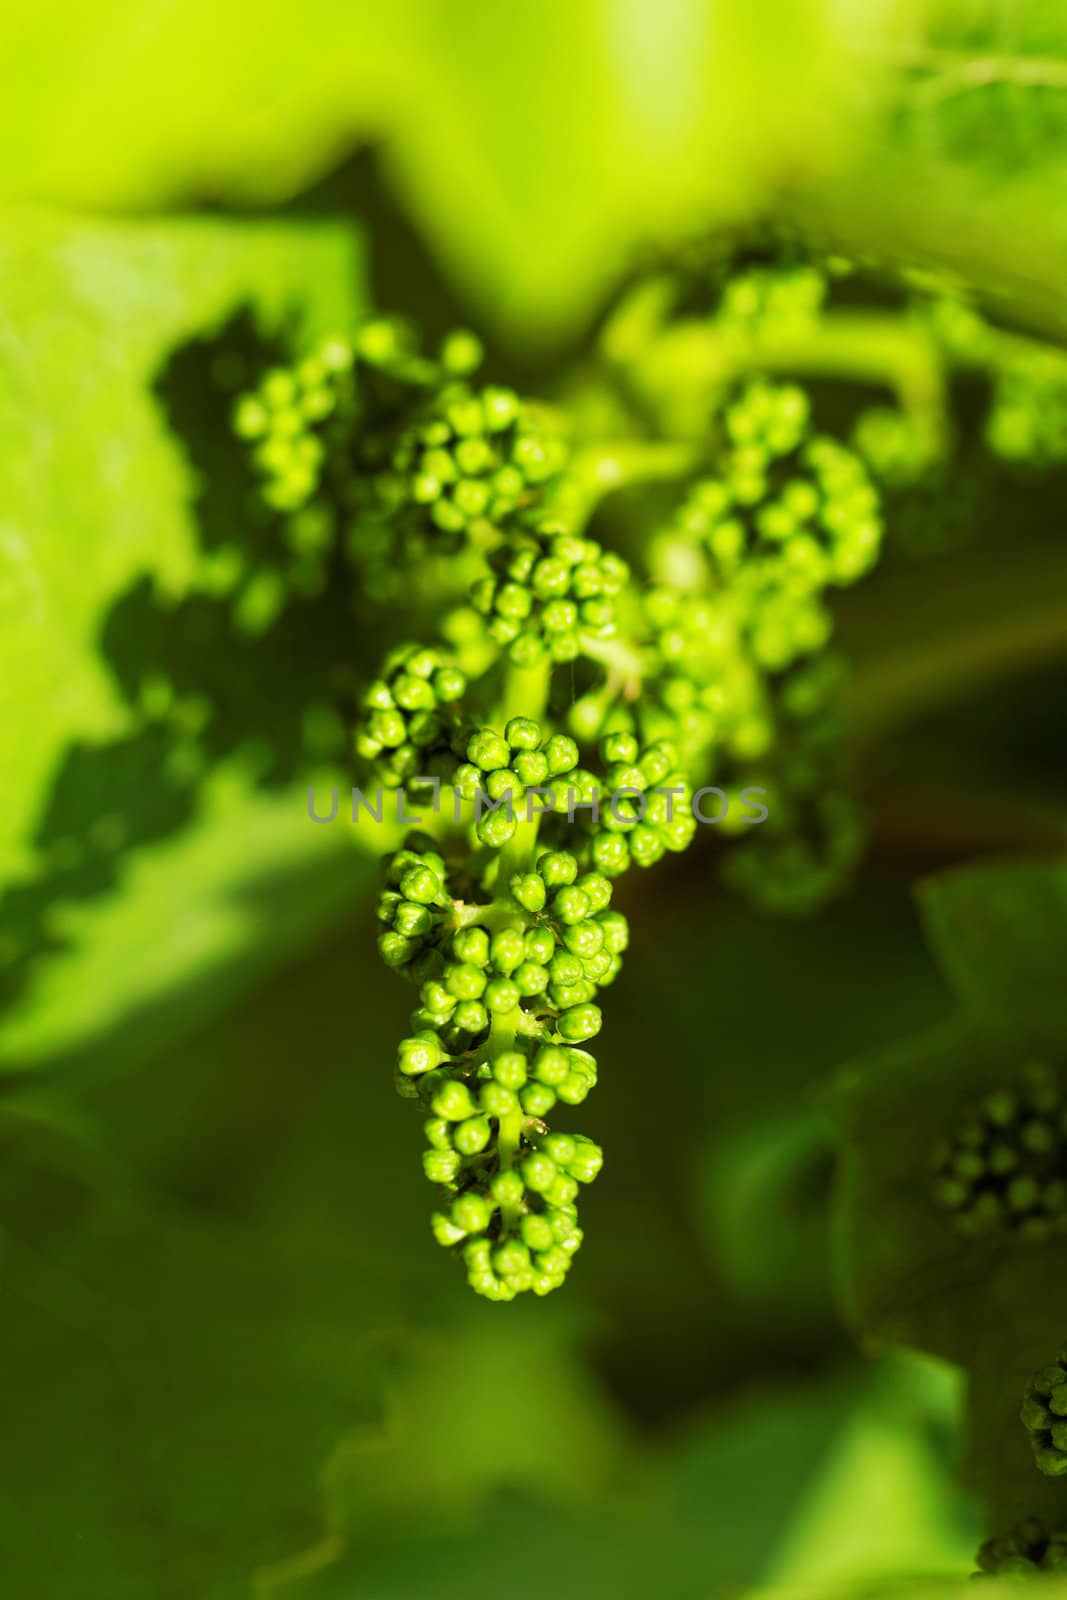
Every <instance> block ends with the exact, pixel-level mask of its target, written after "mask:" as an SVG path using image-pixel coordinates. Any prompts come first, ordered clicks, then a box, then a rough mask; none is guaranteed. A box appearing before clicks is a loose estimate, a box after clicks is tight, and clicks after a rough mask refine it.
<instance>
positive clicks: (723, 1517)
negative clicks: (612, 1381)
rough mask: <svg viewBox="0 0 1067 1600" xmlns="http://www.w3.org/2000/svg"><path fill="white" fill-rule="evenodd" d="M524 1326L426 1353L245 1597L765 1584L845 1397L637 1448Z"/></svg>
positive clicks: (845, 1412)
mask: <svg viewBox="0 0 1067 1600" xmlns="http://www.w3.org/2000/svg"><path fill="white" fill-rule="evenodd" d="M537 1321H538V1322H539V1323H540V1326H539V1327H538V1328H537V1330H536V1331H535V1332H531V1331H530V1329H521V1330H520V1331H519V1332H518V1333H517V1334H512V1333H510V1332H509V1331H507V1330H501V1329H500V1327H499V1325H498V1326H496V1327H494V1328H491V1329H490V1328H489V1325H488V1324H486V1325H485V1327H486V1332H484V1333H481V1332H478V1333H476V1332H475V1327H476V1325H475V1324H472V1325H471V1327H470V1328H468V1329H467V1330H466V1332H464V1330H462V1329H460V1330H457V1335H456V1338H457V1345H456V1348H455V1349H453V1350H452V1351H451V1352H449V1350H448V1349H447V1348H443V1347H442V1346H441V1344H440V1343H439V1342H438V1343H437V1344H436V1345H435V1346H430V1347H427V1349H426V1351H425V1354H424V1357H423V1362H424V1366H423V1368H422V1370H421V1371H420V1369H419V1367H418V1366H417V1365H416V1366H415V1368H414V1370H413V1371H411V1370H409V1374H408V1377H407V1379H406V1382H405V1386H404V1389H403V1399H402V1400H401V1401H400V1403H399V1404H398V1406H397V1409H396V1415H395V1417H394V1422H393V1427H392V1429H391V1431H390V1432H389V1433H387V1434H386V1435H384V1436H383V1437H382V1438H380V1439H379V1440H378V1442H377V1444H375V1443H374V1438H373V1435H370V1436H369V1435H368V1434H367V1433H366V1432H363V1433H361V1434H360V1435H359V1436H357V1437H355V1438H353V1439H351V1440H349V1441H347V1442H345V1443H343V1444H342V1445H341V1447H340V1448H339V1450H338V1452H337V1453H336V1454H335V1456H334V1457H333V1459H332V1462H331V1464H330V1466H329V1468H328V1470H327V1474H326V1498H327V1532H326V1534H325V1536H324V1537H323V1538H322V1539H320V1540H319V1541H318V1542H317V1543H315V1544H313V1545H312V1546H310V1547H309V1548H308V1549H307V1550H306V1551H305V1553H304V1554H303V1555H301V1556H299V1557H297V1558H296V1559H295V1560H292V1561H288V1562H282V1563H279V1564H277V1565H275V1566H272V1567H268V1568H265V1569H264V1570H262V1571H261V1572H260V1574H259V1575H258V1581H257V1583H256V1586H255V1593H256V1596H257V1600H355V1597H356V1596H362V1595H365V1594H373V1595H375V1596H376V1600H400V1597H401V1596H403V1597H405V1600H414V1597H416V1596H422V1595H426V1596H427V1597H429V1596H431V1595H432V1596H433V1597H434V1600H461V1597H462V1596H464V1595H469V1594H479V1593H482V1592H487V1591H491V1589H492V1587H493V1585H494V1583H497V1582H499V1574H500V1573H501V1572H502V1571H506V1572H507V1573H508V1589H509V1593H511V1594H513V1595H514V1596H515V1597H516V1600H535V1597H536V1596H537V1595H538V1594H540V1593H542V1592H543V1588H544V1582H545V1572H546V1566H545V1563H546V1561H550V1564H551V1571H552V1573H553V1575H554V1580H555V1581H556V1582H557V1583H558V1584H559V1586H560V1588H561V1591H562V1592H565V1593H568V1594H581V1593H585V1592H587V1591H592V1590H595V1592H597V1593H604V1594H612V1595H618V1596H620V1597H627V1600H628V1597H630V1596H633V1597H634V1600H637V1597H639V1596H644V1595H647V1594H649V1593H653V1592H662V1593H670V1594H672V1595H673V1594H679V1595H682V1594H685V1595H689V1594H693V1595H694V1596H695V1595H699V1594H706V1593H708V1592H710V1591H709V1585H711V1584H714V1585H716V1592H718V1588H719V1587H720V1586H721V1587H722V1588H723V1590H724V1591H725V1589H727V1588H728V1589H729V1591H730V1592H731V1593H734V1592H738V1589H739V1586H740V1585H742V1584H745V1583H749V1582H754V1581H755V1580H756V1579H757V1578H758V1577H759V1576H760V1575H761V1574H762V1573H764V1572H766V1571H767V1569H768V1564H769V1561H770V1559H771V1555H772V1551H773V1547H774V1542H775V1540H776V1539H777V1538H778V1536H779V1534H780V1531H781V1528H782V1526H783V1524H788V1522H789V1520H790V1519H791V1517H792V1516H793V1515H794V1514H796V1512H797V1510H798V1508H799V1507H800V1506H801V1505H802V1503H803V1498H804V1490H805V1486H806V1484H807V1483H808V1481H809V1480H810V1477H811V1475H812V1474H813V1472H817V1471H818V1470H819V1469H820V1468H821V1466H822V1464H823V1462H824V1461H825V1460H826V1459H827V1458H828V1457H829V1456H830V1455H831V1453H832V1450H833V1447H834V1442H835V1440H836V1438H837V1436H838V1432H839V1430H843V1428H844V1426H846V1425H847V1420H848V1419H849V1416H850V1412H851V1408H852V1406H853V1405H854V1404H855V1403H856V1401H857V1391H856V1385H855V1383H854V1382H849V1381H847V1380H846V1381H841V1380H838V1381H833V1382H825V1383H821V1384H817V1385H812V1386H800V1387H799V1388H798V1387H797V1386H795V1385H791V1386H790V1387H788V1388H784V1387H783V1388H781V1389H775V1390H774V1391H772V1393H771V1394H770V1395H767V1394H766V1393H764V1394H763V1395H761V1396H760V1397H759V1399H758V1400H751V1401H750V1400H748V1399H743V1400H742V1401H740V1402H739V1404H738V1406H737V1407H736V1408H731V1409H730V1411H729V1412H728V1413H727V1414H725V1415H719V1414H713V1415H711V1416H709V1417H707V1418H704V1419H700V1420H699V1421H698V1422H697V1423H696V1424H695V1425H694V1426H693V1427H691V1428H690V1429H688V1430H687V1431H686V1433H685V1434H684V1435H683V1436H681V1437H679V1438H677V1439H672V1440H670V1441H669V1442H668V1443H667V1444H665V1445H664V1446H663V1447H661V1448H660V1449H659V1450H655V1451H648V1450H642V1449H641V1448H640V1442H639V1440H638V1439H637V1438H635V1437H634V1436H633V1435H632V1434H631V1433H630V1432H629V1430H626V1429H625V1428H623V1427H622V1426H621V1424H620V1421H619V1419H618V1418H617V1417H616V1416H614V1415H613V1414H612V1413H611V1412H610V1411H609V1410H607V1409H606V1407H605V1403H604V1400H603V1398H602V1397H600V1396H598V1395H597V1393H596V1391H595V1390H594V1389H592V1388H591V1386H590V1384H589V1381H588V1379H587V1377H586V1376H585V1375H584V1371H583V1368H582V1366H581V1364H580V1358H579V1355H578V1352H577V1350H576V1348H575V1346H574V1343H573V1333H572V1335H571V1339H570V1341H566V1340H565V1339H564V1338H563V1337H562V1336H561V1332H560V1330H559V1329H553V1328H552V1327H551V1326H550V1325H547V1326H546V1325H545V1324H544V1319H543V1318H540V1319H537ZM532 1326H533V1324H531V1327H532ZM460 1346H465V1347H466V1353H464V1351H463V1349H461V1348H460ZM435 1356H436V1359H437V1360H438V1361H439V1363H440V1364H439V1365H435V1364H434V1362H435ZM516 1356H518V1357H524V1356H526V1357H528V1356H534V1357H535V1358H536V1362H535V1365H534V1366H532V1367H531V1366H529V1365H518V1366H516V1364H515V1361H514V1359H513V1358H514V1357H516ZM483 1365H484V1366H485V1368H486V1370H485V1371H484V1372H483V1371H482V1370H481V1367H482V1366H483ZM524 1373H527V1374H536V1376H535V1377H531V1378H530V1379H529V1381H528V1382H524V1381H523V1374H524ZM458 1377H462V1380H463V1381H462V1382H458V1383H457V1382H456V1381H455V1380H456V1379H457V1378H458ZM398 1399H399V1397H398ZM493 1399H495V1401H496V1404H495V1405H494V1404H492V1403H490V1402H491V1400H493ZM468 1402H470V1403H469V1405H468ZM423 1408H425V1416H424V1417H422V1416H421V1415H420V1414H421V1412H422V1409H423ZM542 1408H543V1409H542ZM756 1485H758V1492H754V1486H756ZM413 1503H416V1504H417V1505H418V1507H419V1516H418V1523H417V1526H413V1524H412V1519H411V1506H412V1504H413ZM516 1551H520V1552H530V1556H529V1559H525V1560H516V1559H515V1552H516Z"/></svg>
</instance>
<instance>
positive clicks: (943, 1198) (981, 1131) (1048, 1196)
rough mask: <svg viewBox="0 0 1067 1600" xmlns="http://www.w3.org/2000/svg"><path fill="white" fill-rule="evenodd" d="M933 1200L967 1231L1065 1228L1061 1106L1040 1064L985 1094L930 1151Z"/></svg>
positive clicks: (1066, 1168) (1065, 1121)
mask: <svg viewBox="0 0 1067 1600" xmlns="http://www.w3.org/2000/svg"><path fill="white" fill-rule="evenodd" d="M933 1162H934V1174H935V1176H934V1197H935V1199H936V1200H937V1202H938V1204H939V1205H941V1206H943V1207H945V1209H946V1210H948V1211H949V1212H950V1213H951V1214H952V1218H953V1221H954V1223H955V1225H956V1227H957V1228H958V1229H959V1230H960V1231H961V1232H962V1233H966V1234H971V1235H973V1234H982V1233H989V1232H991V1231H993V1230H995V1229H999V1228H1009V1229H1011V1230H1012V1231H1014V1232H1016V1233H1019V1234H1020V1235H1021V1236H1022V1237H1023V1238H1027V1239H1037V1240H1041V1239H1047V1238H1048V1237H1049V1236H1050V1235H1052V1234H1054V1233H1062V1232H1064V1231H1067V1101H1065V1099H1064V1094H1063V1087H1062V1084H1061V1081H1060V1079H1059V1076H1058V1075H1057V1073H1056V1072H1055V1071H1054V1070H1053V1068H1052V1067H1050V1066H1048V1065H1047V1064H1046V1063H1044V1062H1033V1063H1030V1064H1029V1065H1027V1066H1026V1067H1025V1068H1024V1069H1023V1071H1022V1073H1021V1074H1020V1076H1019V1080H1018V1082H1017V1083H1016V1084H1015V1085H1013V1086H1012V1087H1010V1088H1004V1089H999V1090H996V1091H994V1092H993V1093H991V1094H988V1095H987V1096H986V1097H985V1099H984V1100H983V1101H982V1102H981V1103H980V1104H979V1105H977V1106H975V1107H973V1109H972V1110H971V1112H970V1113H969V1115H968V1116H967V1118H966V1120H965V1121H964V1122H963V1123H962V1124H961V1126H960V1127H959V1128H957V1129H956V1131H955V1132H954V1133H953V1134H952V1136H951V1137H950V1138H948V1139H946V1140H945V1141H944V1143H943V1144H942V1145H941V1146H940V1147H939V1148H938V1149H937V1150H936V1151H935V1152H934V1158H933Z"/></svg>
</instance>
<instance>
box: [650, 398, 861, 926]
mask: <svg viewBox="0 0 1067 1600" xmlns="http://www.w3.org/2000/svg"><path fill="white" fill-rule="evenodd" d="M724 430H725V432H726V434H727V437H728V439H729V441H730V443H729V445H728V449H727V454H726V470H725V471H724V472H723V473H722V474H721V475H720V476H719V477H717V478H714V479H703V480H701V481H700V482H698V483H697V484H696V485H695V487H694V488H693V490H692V491H691V493H690V495H689V497H688V498H687V500H686V501H685V503H684V505H683V507H682V509H681V511H680V513H679V514H678V516H677V518H676V519H675V521H674V523H673V525H672V526H671V527H670V528H669V529H668V530H667V531H666V533H665V534H664V535H663V536H662V538H661V539H660V540H659V541H658V543H657V547H656V559H657V562H658V565H659V569H660V570H661V571H662V572H663V573H665V574H668V575H669V574H670V573H672V572H679V573H681V574H682V575H683V576H686V575H688V576H687V584H688V590H687V591H683V593H682V594H678V593H677V592H676V591H674V590H672V587H671V586H670V585H667V586H666V587H665V588H664V590H663V591H662V593H660V592H654V593H653V595H652V596H650V597H649V599H648V600H647V601H646V609H647V610H648V612H649V614H650V616H651V618H652V620H653V622H654V624H655V634H656V648H657V651H658V654H659V657H660V661H659V667H658V670H657V671H656V672H654V673H653V674H651V675H650V680H649V692H650V696H651V698H652V699H653V701H654V702H656V703H658V704H659V705H660V706H663V705H666V706H667V707H669V708H672V709H674V710H675V712H676V714H677V715H678V717H679V722H680V727H679V733H678V738H679V744H680V746H681V748H682V749H683V750H686V751H689V750H692V749H693V748H695V747H696V748H699V747H700V746H701V745H702V744H703V745H705V746H710V747H711V748H712V749H713V750H714V752H715V755H716V758H717V774H718V778H719V781H721V782H722V783H723V784H724V785H725V786H726V787H727V788H728V789H735V790H738V789H743V788H744V787H745V786H746V785H748V786H755V787H758V788H761V789H764V790H766V793H767V796H768V800H767V809H768V813H769V815H768V821H767V825H766V826H765V827H761V828H760V829H759V830H758V831H756V832H752V831H750V832H748V834H747V836H746V837H745V838H744V839H743V840H738V841H737V842H736V843H735V844H734V845H733V846H732V848H731V850H730V852H729V855H728V857H727V861H726V864H725V867H724V873H725V876H726V877H727V879H728V881H729V882H730V883H731V884H732V885H733V886H735V887H737V888H739V889H741V890H742V891H743V892H744V893H746V894H747V895H748V896H749V897H750V898H752V899H754V900H756V901H757V902H758V903H759V904H761V905H762V906H764V907H765V908H767V909H769V910H774V911H776V912H803V911H807V910H809V909H810V908H811V907H812V906H814V905H817V904H819V903H820V902H821V901H822V900H825V899H826V898H827V897H828V896H829V895H830V894H832V893H833V892H835V890H836V889H837V888H838V887H839V886H840V884H841V883H842V882H843V881H844V880H845V879H846V878H847V876H848V874H849V873H850V871H851V870H852V868H853V866H854V864H855V862H856V860H857V859H858V857H859V854H860V851H861V849H862V845H863V841H864V828H863V822H862V816H861V812H860V809H859V807H858V805H857V804H856V802H855V800H854V798H853V796H852V788H851V773H850V772H849V770H848V763H847V759H846V757H845V751H846V742H845V739H844V730H843V726H842V722H841V718H840V715H839V713H838V710H837V706H838V702H839V692H840V686H841V673H840V671H839V663H838V662H837V660H836V658H835V657H834V656H833V654H832V653H831V652H830V650H829V644H830V640H831V635H832V623H831V617H830V613H829V610H828V608H827V606H826V603H825V594H826V591H827V590H828V589H829V588H831V587H840V586H843V585H847V584H851V583H853V582H855V581H857V580H858V579H859V578H860V577H861V576H862V575H863V573H864V572H865V571H866V570H867V568H868V566H869V564H870V563H871V562H873V561H874V560H875V559H876V558H877V555H878V551H879V549H880V544H881V537H882V519H881V514H880V508H879V500H878V494H877V491H876V490H875V488H874V485H873V483H872V481H871V479H870V477H869V476H868V474H867V471H866V469H865V467H864V465H863V463H862V461H861V460H860V458H859V457H858V456H857V455H856V454H855V452H853V451H851V450H849V449H847V448H846V447H845V446H843V445H840V444H838V443H837V442H836V441H834V440H831V439H828V438H825V437H823V436H820V435H818V434H815V433H814V432H813V430H812V427H811V418H810V411H809V407H808V402H807V398H806V396H805V395H804V394H803V392H802V391H800V390H797V389H796V388H795V387H792V386H784V387H783V386H774V385H770V384H767V383H759V384H753V385H751V386H750V387H749V388H748V389H747V390H746V391H745V393H744V394H743V395H742V396H741V398H740V399H739V400H737V401H735V402H734V403H733V404H731V405H729V406H728V407H727V410H726V414H725V421H724ZM694 555H696V556H699V558H700V559H702V560H703V561H704V562H705V563H706V569H707V576H706V579H705V581H704V583H700V582H699V581H697V582H694V580H693V577H692V570H691V569H692V559H693V557H694ZM687 563H688V565H687Z"/></svg>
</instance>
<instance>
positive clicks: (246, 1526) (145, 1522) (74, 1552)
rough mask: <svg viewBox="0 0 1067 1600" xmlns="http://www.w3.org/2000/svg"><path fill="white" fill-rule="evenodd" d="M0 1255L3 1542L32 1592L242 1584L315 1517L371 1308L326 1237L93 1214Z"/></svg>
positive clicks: (232, 1591) (85, 1599)
mask: <svg viewBox="0 0 1067 1600" xmlns="http://www.w3.org/2000/svg"><path fill="white" fill-rule="evenodd" d="M40 1244H41V1245H42V1246H44V1245H47V1249H44V1248H41V1249H40V1250H39V1252H38V1251H36V1250H34V1249H33V1248H32V1246H31V1244H29V1243H27V1242H26V1240H25V1239H24V1238H23V1239H21V1241H16V1245H15V1246H14V1247H13V1251H12V1253H10V1254H9V1257H8V1259H7V1260H6V1261H5V1262H4V1265H3V1272H2V1279H3V1285H4V1305H5V1311H4V1319H3V1328H2V1329H0V1360H2V1362H3V1367H4V1370H5V1371H6V1372H7V1373H8V1374H10V1375H13V1374H16V1373H17V1374H18V1382H17V1383H11V1384H9V1385H8V1393H7V1396H6V1399H5V1405H4V1430H3V1446H2V1453H3V1458H4V1463H5V1467H4V1473H3V1490H2V1493H0V1541H2V1544H3V1550H4V1557H3V1572H4V1578H5V1586H6V1588H7V1589H8V1591H9V1592H10V1593H12V1594H17V1595H19V1596H20V1597H23V1596H24V1597H25V1600H50V1597H52V1596H55V1595H63V1596H64V1600H104V1597H105V1596H106V1597H107V1600H141V1597H143V1596H145V1595H148V1594H153V1595H155V1594H168V1593H169V1594H175V1595H177V1594H189V1595H192V1594H195V1595H197V1596H202V1597H203V1600H232V1597H236V1596H238V1595H242V1594H244V1593H246V1586H245V1577H246V1574H247V1572H248V1571H249V1569H250V1568H251V1567H252V1566H253V1565H254V1564H255V1563H256V1562H258V1561H261V1560H265V1559H270V1558H271V1557H272V1556H276V1555H278V1554H280V1553H281V1552H282V1551H283V1550H284V1549H285V1547H286V1545H287V1544H289V1543H291V1542H292V1541H293V1540H294V1539H298V1538H300V1537H301V1535H302V1533H303V1531H304V1529H305V1528H308V1527H310V1526H311V1515H312V1512H313V1503H314V1469H315V1466H316V1464H317V1462H318V1461H319V1460H321V1458H322V1455H323V1453H324V1451H325V1450H326V1449H328V1448H329V1445H330V1443H331V1441H332V1440H333V1438H334V1437H335V1436H336V1434H337V1432H338V1431H339V1430H340V1428H342V1427H343V1426H344V1425H345V1423H346V1421H350V1420H353V1419H355V1418H357V1417H359V1416H361V1415H365V1414H372V1413H373V1410H374V1406H375V1395H374V1387H375V1385H374V1383H373V1379H372V1374H373V1364H369V1363H368V1359H367V1353H366V1352H365V1351H362V1352H361V1350H360V1347H359V1344H358V1342H357V1335H358V1334H359V1332H360V1331H361V1330H363V1331H365V1330H366V1329H367V1328H368V1326H371V1325H372V1319H373V1318H374V1316H375V1315H376V1308H375V1307H374V1306H373V1305H372V1304H370V1303H368V1301H367V1298H366V1296H365V1295H364V1293H363V1292H362V1290H361V1288H360V1283H359V1279H358V1276H354V1275H353V1274H352V1272H351V1271H350V1270H345V1268H346V1266H347V1265H348V1263H347V1262H346V1260H345V1252H343V1251H342V1252H333V1253H331V1251H332V1249H333V1247H332V1245H331V1242H330V1241H329V1240H321V1241H319V1243H318V1245H314V1244H313V1243H312V1241H309V1240H308V1241H304V1243H303V1245H302V1247H301V1249H300V1250H299V1251H297V1252H290V1251H288V1250H286V1249H284V1248H279V1247H278V1246H277V1245H276V1244H275V1243H274V1242H272V1241H271V1240H270V1239H269V1238H266V1237H264V1236H263V1235H262V1234H259V1235H258V1236H257V1234H256V1233H254V1232H253V1230H251V1229H249V1228H247V1227H246V1226H233V1225H231V1226H219V1225H218V1224H217V1223H216V1224H215V1225H214V1226H212V1227H206V1226H204V1225H202V1224H195V1223H190V1222H189V1221H188V1220H181V1219H176V1218H174V1217H169V1218H168V1217H165V1216H160V1215H157V1214H155V1213H154V1212H153V1210H152V1209H151V1208H150V1207H149V1206H147V1205H144V1204H142V1205H141V1207H140V1208H139V1214H138V1217H137V1220H136V1221H133V1220H131V1219H129V1218H128V1219H127V1221H126V1222H125V1223H124V1224H121V1225H120V1224H118V1223H116V1221H115V1219H114V1218H112V1220H111V1222H110V1224H108V1225H106V1226H104V1225H102V1224H101V1223H100V1222H96V1223H94V1221H93V1220H92V1219H91V1218H90V1219H89V1220H88V1221H86V1222H85V1223H84V1224H83V1225H82V1226H81V1227H80V1228H76V1229H75V1230H74V1231H72V1232H69V1233H68V1234H67V1235H66V1236H64V1237H63V1238H62V1239H57V1238H56V1237H49V1238H47V1239H41V1240H40Z"/></svg>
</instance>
